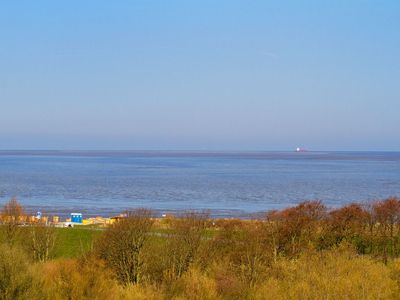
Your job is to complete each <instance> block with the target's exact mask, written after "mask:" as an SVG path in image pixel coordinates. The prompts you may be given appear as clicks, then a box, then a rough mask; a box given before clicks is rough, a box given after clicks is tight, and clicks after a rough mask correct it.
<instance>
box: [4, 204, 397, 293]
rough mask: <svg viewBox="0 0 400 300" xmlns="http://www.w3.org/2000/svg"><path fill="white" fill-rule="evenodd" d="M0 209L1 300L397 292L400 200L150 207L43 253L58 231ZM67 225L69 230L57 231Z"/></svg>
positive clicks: (12, 207)
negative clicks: (230, 213)
mask: <svg viewBox="0 0 400 300" xmlns="http://www.w3.org/2000/svg"><path fill="white" fill-rule="evenodd" d="M21 215H23V207H22V206H21V205H20V204H19V203H18V201H17V200H16V199H11V200H10V201H9V202H8V203H6V204H5V205H4V207H3V209H2V213H1V223H2V225H1V230H0V233H1V244H2V245H1V249H0V250H1V251H0V253H1V254H0V268H1V270H2V272H1V274H0V299H27V298H30V299H35V298H37V299H47V298H48V299H50V298H52V299H396V297H397V295H398V292H399V291H400V260H399V255H400V199H399V198H396V197H391V198H388V199H384V200H379V201H374V202H369V203H365V204H363V203H351V204H348V205H345V206H343V207H339V208H328V207H327V206H326V205H325V204H324V203H323V202H321V201H305V202H302V203H299V204H298V205H296V206H293V207H289V208H286V209H282V210H274V211H269V212H267V213H265V215H264V217H261V218H258V219H255V220H240V219H211V218H210V217H209V215H208V214H207V213H206V212H183V213H181V214H179V215H178V216H175V217H167V218H163V219H158V218H155V217H154V213H153V212H152V211H151V210H149V209H136V210H132V211H129V212H127V217H126V218H123V219H121V220H120V221H118V222H116V223H115V224H113V225H111V226H109V227H108V228H107V229H106V230H104V231H102V232H101V233H100V234H99V235H98V237H97V238H95V239H94V240H93V241H92V245H91V249H90V250H89V251H87V252H85V253H82V254H81V255H80V256H78V257H75V258H68V259H67V258H57V259H55V258H54V257H53V256H52V255H53V254H52V250H53V248H54V245H55V244H56V243H57V234H58V233H57V230H56V229H55V228H53V227H49V226H44V225H43V224H32V226H20V225H21V224H20V223H19V221H18V220H19V219H20V218H19V216H21ZM59 230H74V229H59Z"/></svg>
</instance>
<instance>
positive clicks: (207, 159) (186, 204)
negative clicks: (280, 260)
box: [0, 151, 400, 216]
mask: <svg viewBox="0 0 400 300" xmlns="http://www.w3.org/2000/svg"><path fill="white" fill-rule="evenodd" d="M395 195H397V196H400V152H390V153H389V152H305V153H294V152H293V153H292V152H252V153H238V152H232V153H222V152H218V153H204V152H93V151H88V152H51V151H40V152H38V151H36V152H32V151H31V152H15V151H0V203H4V202H5V201H7V200H8V199H9V198H10V197H12V196H16V197H17V198H18V199H19V200H20V201H21V202H22V203H23V204H24V205H25V206H27V207H28V208H29V209H30V210H32V211H35V210H38V209H39V210H42V211H44V212H47V213H61V214H62V213H67V212H69V211H79V212H83V213H85V214H86V215H97V214H102V215H111V214H114V213H119V212H121V211H123V210H125V209H128V208H134V207H149V208H153V209H156V210H158V211H159V212H160V213H161V212H168V211H176V210H188V209H209V210H210V211H211V213H212V214H214V215H216V216H229V215H230V216H244V215H246V214H249V213H255V212H260V211H266V210H270V209H275V208H282V207H287V206H290V205H293V204H296V203H298V202H300V201H303V200H307V199H321V200H323V201H324V202H325V203H326V204H327V205H328V206H333V207H335V206H340V205H343V204H345V203H349V202H352V201H368V200H373V199H377V198H385V197H389V196H395Z"/></svg>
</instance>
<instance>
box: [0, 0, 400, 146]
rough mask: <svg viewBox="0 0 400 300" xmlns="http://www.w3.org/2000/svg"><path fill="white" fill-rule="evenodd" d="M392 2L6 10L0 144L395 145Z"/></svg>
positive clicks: (396, 34)
mask: <svg viewBox="0 0 400 300" xmlns="http://www.w3.org/2000/svg"><path fill="white" fill-rule="evenodd" d="M399 55H400V1H397V0H396V1H395V0H393V1H349V0H344V1H297V0H296V1H295V0H293V1H280V0H279V1H265V0H264V1H244V0H243V1H234V0H228V1H215V0H210V1H205V0H202V1H183V0H182V1H171V0H169V1H165V0H161V1H148V0H143V1H133V0H130V1H121V0H119V1H100V0H93V1H86V0H85V1H82V0H76V1H73V0H68V1H53V0H51V1H50V0H49V1H40V0H38V1H30V0H29V1H4V2H3V3H2V4H1V7H0V104H1V106H0V149H200V150H202V149H210V150H215V149H233V150H240V149H241V150H251V149H253V150H261V149H264V150H285V149H287V150H292V149H293V148H295V147H297V146H304V147H306V148H308V149H312V150H323V149H326V150H400V57H399Z"/></svg>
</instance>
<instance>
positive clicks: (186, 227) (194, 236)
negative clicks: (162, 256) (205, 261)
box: [168, 212, 208, 277]
mask: <svg viewBox="0 0 400 300" xmlns="http://www.w3.org/2000/svg"><path fill="white" fill-rule="evenodd" d="M207 221H208V213H196V212H187V213H185V214H183V216H182V217H180V218H176V219H174V220H173V222H172V226H173V228H172V229H173V231H172V233H171V235H170V236H169V240H168V242H169V249H168V250H169V252H168V254H169V260H170V271H171V272H172V274H173V275H174V276H175V277H180V276H182V275H183V273H184V272H186V271H187V269H188V268H189V265H190V264H191V263H192V262H193V261H194V259H195V257H196V254H197V251H198V249H199V247H200V243H201V241H202V239H203V238H204V233H205V229H206V227H207Z"/></svg>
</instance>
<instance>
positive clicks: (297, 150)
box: [296, 147, 307, 152]
mask: <svg viewBox="0 0 400 300" xmlns="http://www.w3.org/2000/svg"><path fill="white" fill-rule="evenodd" d="M296 152H307V150H306V149H303V148H300V147H297V148H296Z"/></svg>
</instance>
